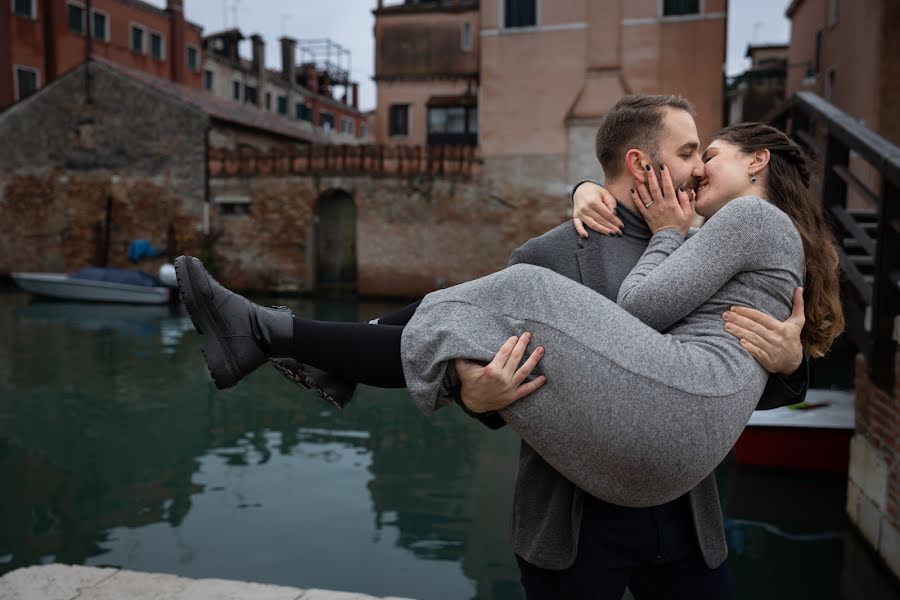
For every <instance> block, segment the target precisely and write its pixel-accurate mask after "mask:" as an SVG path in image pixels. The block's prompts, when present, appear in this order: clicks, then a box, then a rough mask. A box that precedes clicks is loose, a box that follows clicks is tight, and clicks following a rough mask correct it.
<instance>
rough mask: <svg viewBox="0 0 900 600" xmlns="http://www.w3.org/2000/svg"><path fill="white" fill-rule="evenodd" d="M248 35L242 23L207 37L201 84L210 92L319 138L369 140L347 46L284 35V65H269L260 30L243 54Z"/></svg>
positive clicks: (351, 141) (337, 141)
mask: <svg viewBox="0 0 900 600" xmlns="http://www.w3.org/2000/svg"><path fill="white" fill-rule="evenodd" d="M245 39H246V38H245V37H244V35H243V33H241V31H240V30H238V29H229V30H227V31H222V32H218V33H213V34H210V35H208V36H206V37H204V38H203V49H204V59H203V86H204V88H205V89H206V90H207V91H208V92H210V93H212V94H213V95H215V96H218V97H220V98H226V99H228V100H231V101H234V102H240V103H244V104H248V105H251V106H254V107H256V108H258V109H259V110H262V111H265V112H267V113H270V114H272V115H278V116H279V117H281V118H284V119H289V120H291V121H293V122H295V123H296V124H297V125H299V126H300V127H303V128H306V129H308V130H309V131H310V132H311V133H312V132H315V133H316V134H317V135H318V137H319V139H320V140H321V141H329V142H333V143H344V144H356V143H364V142H366V141H368V140H369V137H370V134H369V126H368V118H367V116H366V115H365V114H364V113H362V112H361V111H360V110H359V103H358V97H359V85H358V84H357V83H356V82H354V81H351V80H350V76H349V52H348V51H346V50H344V49H343V48H342V47H341V46H339V45H338V44H335V43H334V42H332V41H331V40H313V41H305V42H304V41H300V42H298V41H297V40H295V39H292V38H289V37H283V38H281V40H280V43H281V59H282V67H281V71H275V70H272V69H269V68H267V67H266V65H265V41H264V40H263V38H262V37H261V36H259V35H252V36H250V44H251V47H252V55H251V58H250V59H247V58H244V57H242V56H241V52H240V45H241V42H242V41H243V40H245ZM298 44H299V46H298ZM298 50H299V51H300V53H301V60H299V61H298ZM321 50H324V51H325V52H319V51H321ZM336 94H338V95H337V97H336Z"/></svg>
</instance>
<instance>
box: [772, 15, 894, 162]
mask: <svg viewBox="0 0 900 600" xmlns="http://www.w3.org/2000/svg"><path fill="white" fill-rule="evenodd" d="M787 16H788V18H789V19H790V20H791V44H790V48H789V50H788V64H789V65H790V68H789V69H788V77H787V94H788V96H789V97H790V96H791V95H792V94H794V93H796V92H799V91H804V90H805V91H811V92H815V93H817V94H819V95H820V96H822V97H823V98H825V99H826V100H828V101H829V102H831V103H832V104H834V105H835V106H837V107H838V108H840V109H841V110H843V111H844V112H846V113H848V114H850V115H852V116H854V117H856V118H858V119H862V120H863V122H864V123H865V125H866V126H867V127H868V128H869V129H872V130H873V131H875V132H876V133H879V134H881V135H882V136H884V137H886V138H887V139H889V140H890V141H891V142H893V143H894V144H898V145H900V110H897V106H898V105H900V77H898V76H897V75H898V72H900V70H898V67H897V61H898V60H900V38H898V36H897V28H898V27H900V3H898V2H897V0H858V1H855V2H853V3H850V2H840V0H794V1H793V2H791V4H790V6H789V7H788V9H787Z"/></svg>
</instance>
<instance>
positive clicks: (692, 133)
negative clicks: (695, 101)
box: [653, 107, 703, 189]
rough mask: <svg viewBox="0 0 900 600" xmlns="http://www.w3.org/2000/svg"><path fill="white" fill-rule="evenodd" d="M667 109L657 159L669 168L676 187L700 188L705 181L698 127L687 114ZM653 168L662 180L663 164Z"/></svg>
mask: <svg viewBox="0 0 900 600" xmlns="http://www.w3.org/2000/svg"><path fill="white" fill-rule="evenodd" d="M664 110H665V114H664V116H663V130H662V133H661V134H660V136H659V148H658V150H657V154H656V157H655V158H656V159H658V160H659V162H660V163H662V164H664V165H666V168H667V169H668V170H669V173H670V175H671V177H672V183H674V184H675V187H676V188H677V187H678V186H679V185H682V184H683V185H684V187H685V188H687V189H696V188H697V183H698V182H699V181H700V180H701V179H702V178H703V161H702V160H701V159H700V137H699V136H698V135H697V124H696V123H694V118H693V117H692V116H691V115H690V113H688V112H686V111H683V110H681V109H678V108H671V107H667V108H665V109H664ZM653 168H654V169H655V170H656V176H657V177H659V165H653ZM660 181H661V180H660Z"/></svg>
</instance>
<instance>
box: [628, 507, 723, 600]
mask: <svg viewBox="0 0 900 600" xmlns="http://www.w3.org/2000/svg"><path fill="white" fill-rule="evenodd" d="M653 511H654V519H655V521H656V524H657V528H658V537H657V548H656V551H655V556H653V557H652V559H651V560H649V561H647V562H645V563H644V564H642V565H641V566H640V567H639V568H637V569H635V571H634V573H633V574H632V577H631V580H630V581H629V582H628V587H629V588H630V589H631V592H632V594H633V595H634V597H635V600H681V599H685V600H688V599H690V600H693V599H696V598H703V599H704V600H728V599H730V598H731V579H730V576H729V573H728V568H727V566H726V563H723V564H721V565H719V567H718V568H715V569H710V568H709V567H708V566H706V562H705V561H704V560H703V555H702V554H701V552H700V546H699V544H698V543H697V534H696V531H695V527H694V518H693V514H692V513H691V510H690V504H689V502H688V501H687V498H686V497H682V498H679V499H678V500H676V501H675V502H670V503H669V504H665V505H663V506H659V507H655V508H654V509H653Z"/></svg>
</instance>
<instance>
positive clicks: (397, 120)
mask: <svg viewBox="0 0 900 600" xmlns="http://www.w3.org/2000/svg"><path fill="white" fill-rule="evenodd" d="M388 117H389V118H388V121H389V123H388V131H389V134H390V135H409V104H391V108H390V112H389V114H388Z"/></svg>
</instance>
